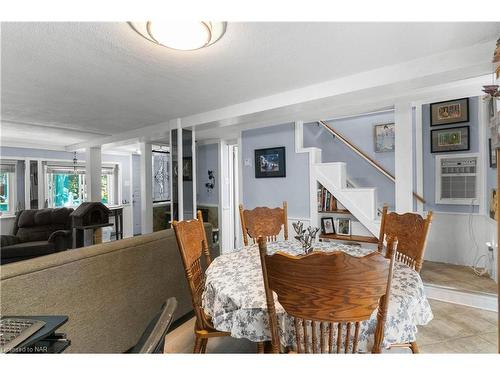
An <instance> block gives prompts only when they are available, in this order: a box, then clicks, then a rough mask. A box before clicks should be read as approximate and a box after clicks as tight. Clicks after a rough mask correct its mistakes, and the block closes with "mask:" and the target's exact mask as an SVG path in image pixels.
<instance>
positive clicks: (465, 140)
mask: <svg viewBox="0 0 500 375" xmlns="http://www.w3.org/2000/svg"><path fill="white" fill-rule="evenodd" d="M464 122H469V98H463V99H455V100H449V101H446V102H437V103H432V104H431V105H430V124H431V127H435V126H443V125H451V124H459V123H464ZM469 150H470V136H469V126H468V125H467V126H459V127H445V128H438V129H433V130H431V153H438V152H457V151H469Z"/></svg>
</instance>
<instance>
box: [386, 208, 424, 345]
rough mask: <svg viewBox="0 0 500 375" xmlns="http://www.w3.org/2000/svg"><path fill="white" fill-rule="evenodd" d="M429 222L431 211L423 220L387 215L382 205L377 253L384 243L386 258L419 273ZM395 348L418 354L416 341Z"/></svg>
mask: <svg viewBox="0 0 500 375" xmlns="http://www.w3.org/2000/svg"><path fill="white" fill-rule="evenodd" d="M431 222H432V211H429V212H428V214H427V217H426V218H425V219H424V218H423V217H422V216H420V215H419V214H415V213H410V212H408V213H405V214H402V215H400V214H397V213H395V212H390V213H389V212H388V207H387V205H384V208H383V210H382V220H381V223H380V235H379V242H378V251H379V252H380V253H383V252H384V242H385V243H386V244H387V251H386V252H385V256H386V257H388V258H390V257H392V256H393V255H394V256H395V259H396V260H397V261H398V262H402V263H403V264H406V265H407V266H408V267H410V268H412V269H414V270H415V271H417V272H418V273H420V270H421V269H422V265H423V262H424V253H425V246H426V244H427V236H428V234H429V229H430V226H431ZM394 237H397V239H398V243H397V246H393V244H392V243H391V241H392V240H391V239H392V238H394ZM392 253H394V254H392ZM396 347H403V348H409V349H410V350H411V351H412V353H414V354H417V353H419V349H418V345H417V342H416V341H412V342H408V343H397V344H393V345H391V348H396Z"/></svg>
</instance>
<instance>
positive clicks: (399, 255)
mask: <svg viewBox="0 0 500 375" xmlns="http://www.w3.org/2000/svg"><path fill="white" fill-rule="evenodd" d="M387 211H388V209H387V206H384V209H383V211H382V221H381V224H380V235H379V242H378V251H379V252H381V253H382V252H383V249H384V241H385V242H386V243H387V252H386V256H387V257H391V255H392V254H391V253H390V251H389V250H390V249H393V248H394V246H392V244H391V243H390V240H388V238H389V239H390V238H393V237H397V239H398V245H397V247H396V260H397V261H399V262H402V263H404V264H406V265H407V266H409V267H411V268H413V269H414V270H415V271H417V272H420V270H421V269H422V264H423V261H424V253H425V246H426V244H427V236H428V234H429V229H430V225H431V222H432V211H429V213H428V214H427V218H425V219H424V218H423V217H422V216H420V215H419V214H415V213H405V214H402V215H400V214H397V213H395V212H391V213H388V212H387Z"/></svg>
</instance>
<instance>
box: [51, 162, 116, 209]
mask: <svg viewBox="0 0 500 375" xmlns="http://www.w3.org/2000/svg"><path fill="white" fill-rule="evenodd" d="M117 169H118V168H117V166H106V167H103V168H102V174H101V202H102V203H104V204H114V203H116V202H115V191H114V189H115V186H116V183H115V179H116V178H117ZM45 170H46V181H47V190H46V191H47V204H48V206H49V207H76V206H78V205H80V204H81V203H82V202H84V201H85V200H86V197H87V192H86V188H85V186H86V184H85V166H84V165H77V166H76V167H75V166H73V164H63V163H51V164H47V165H46V166H45Z"/></svg>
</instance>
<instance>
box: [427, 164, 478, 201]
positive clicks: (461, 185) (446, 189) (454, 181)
mask: <svg viewBox="0 0 500 375" xmlns="http://www.w3.org/2000/svg"><path fill="white" fill-rule="evenodd" d="M436 162H437V163H436V164H437V165H436V169H437V172H438V173H437V176H436V203H445V204H471V203H473V202H474V201H475V203H477V191H478V186H477V184H478V178H477V177H478V173H477V169H478V158H477V156H467V157H464V156H460V157H458V156H440V157H438V158H436Z"/></svg>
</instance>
